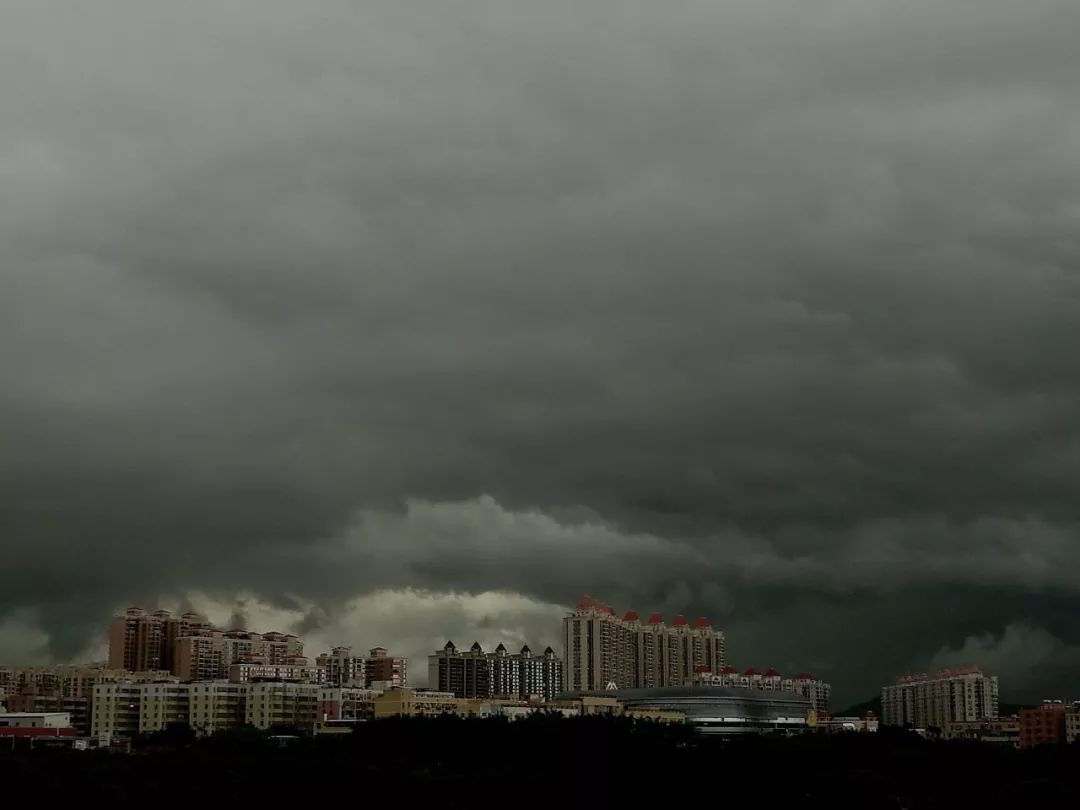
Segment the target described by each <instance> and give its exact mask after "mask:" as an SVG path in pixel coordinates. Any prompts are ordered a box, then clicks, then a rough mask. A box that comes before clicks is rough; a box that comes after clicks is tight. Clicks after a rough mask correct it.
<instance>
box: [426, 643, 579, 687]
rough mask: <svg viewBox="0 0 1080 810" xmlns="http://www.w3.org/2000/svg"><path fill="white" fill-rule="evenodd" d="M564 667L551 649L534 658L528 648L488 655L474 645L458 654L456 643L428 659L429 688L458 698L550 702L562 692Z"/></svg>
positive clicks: (505, 650) (497, 651)
mask: <svg viewBox="0 0 1080 810" xmlns="http://www.w3.org/2000/svg"><path fill="white" fill-rule="evenodd" d="M562 670H563V663H562V661H561V660H560V659H559V657H558V656H557V655H556V654H555V651H554V650H552V649H551V648H550V647H548V648H547V649H546V650H544V652H543V654H541V655H534V654H533V652H532V650H531V649H529V646H528V645H525V646H524V647H522V648H521V651H520V652H518V653H513V654H511V653H510V652H509V651H507V649H506V647H505V646H504V645H502V644H500V645H499V646H498V647H496V648H495V651H494V652H490V653H485V652H484V650H483V648H482V647H481V646H480V644H479V643H477V642H474V643H473V645H472V647H470V648H469V649H468V650H458V649H457V647H455V646H454V642H452V641H448V642H446V646H445V647H443V648H442V649H441V650H439V651H438V652H436V653H435V654H433V655H431V656H429V657H428V684H429V685H430V686H431V688H433V689H438V690H439V691H441V692H449V693H451V694H453V695H455V696H456V697H458V698H470V699H474V698H479V699H483V698H514V699H519V700H529V699H539V700H551V699H552V698H554V697H555V695H556V694H557V693H558V692H559V691H560V690H561V684H562V677H563V675H562Z"/></svg>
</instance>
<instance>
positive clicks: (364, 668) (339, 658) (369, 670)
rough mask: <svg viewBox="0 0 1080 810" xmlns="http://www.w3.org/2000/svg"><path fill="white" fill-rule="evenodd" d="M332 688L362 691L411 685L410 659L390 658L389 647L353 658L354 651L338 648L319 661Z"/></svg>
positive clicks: (321, 656)
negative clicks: (340, 687)
mask: <svg viewBox="0 0 1080 810" xmlns="http://www.w3.org/2000/svg"><path fill="white" fill-rule="evenodd" d="M315 665H316V666H318V667H321V668H322V669H323V670H324V671H325V673H326V675H325V677H324V682H325V683H326V684H327V685H328V686H347V687H352V688H359V689H371V688H376V687H377V688H380V689H395V688H401V687H404V686H405V685H406V684H407V682H408V674H409V673H408V668H409V662H408V659H407V658H404V657H402V656H397V655H390V653H389V651H388V650H387V649H386V648H385V647H372V648H371V649H370V650H369V651H368V654H367V655H353V651H352V647H334V648H333V649H332V650H331V651H330V652H328V653H323V654H322V655H320V656H319V657H318V658H316V659H315Z"/></svg>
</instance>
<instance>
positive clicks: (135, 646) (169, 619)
mask: <svg viewBox="0 0 1080 810" xmlns="http://www.w3.org/2000/svg"><path fill="white" fill-rule="evenodd" d="M213 629H214V628H213V627H212V626H211V625H210V623H209V622H207V620H206V619H205V618H203V617H202V616H200V615H199V614H197V613H184V614H183V615H181V616H173V614H172V613H170V612H169V611H167V610H155V611H154V612H153V613H149V612H147V611H145V610H143V609H142V608H139V607H130V608H128V609H127V610H126V611H125V612H124V615H122V616H117V617H115V618H114V619H113V620H112V623H111V624H110V625H109V667H110V668H111V669H126V670H129V671H131V672H143V671H145V670H161V669H164V670H169V671H174V669H175V654H176V653H175V650H176V641H177V639H179V638H181V637H183V636H194V635H205V634H209V633H210V632H211V631H212V630H213Z"/></svg>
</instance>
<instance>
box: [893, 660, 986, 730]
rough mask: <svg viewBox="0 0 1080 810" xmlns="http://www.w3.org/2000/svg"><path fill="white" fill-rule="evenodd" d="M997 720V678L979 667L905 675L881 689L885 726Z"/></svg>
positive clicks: (940, 724) (924, 725)
mask: <svg viewBox="0 0 1080 810" xmlns="http://www.w3.org/2000/svg"><path fill="white" fill-rule="evenodd" d="M997 719H998V680H997V677H996V676H987V675H984V674H983V672H982V670H981V669H979V668H978V667H963V668H960V669H943V670H941V671H940V672H936V673H934V674H933V675H926V674H921V675H904V676H903V677H901V678H898V679H897V681H896V683H894V684H891V685H889V686H884V687H882V689H881V722H882V723H883V724H884V725H886V726H912V727H914V728H931V727H934V728H940V729H944V728H945V727H946V726H947V725H948V724H950V723H957V722H971V721H974V720H997Z"/></svg>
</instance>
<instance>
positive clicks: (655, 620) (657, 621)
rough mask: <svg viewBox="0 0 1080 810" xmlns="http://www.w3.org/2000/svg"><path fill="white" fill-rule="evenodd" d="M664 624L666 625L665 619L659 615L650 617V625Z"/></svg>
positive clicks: (655, 614)
mask: <svg viewBox="0 0 1080 810" xmlns="http://www.w3.org/2000/svg"><path fill="white" fill-rule="evenodd" d="M663 623H664V617H663V616H661V615H660V614H659V613H654V614H653V615H652V616H650V617H649V624H663Z"/></svg>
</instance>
